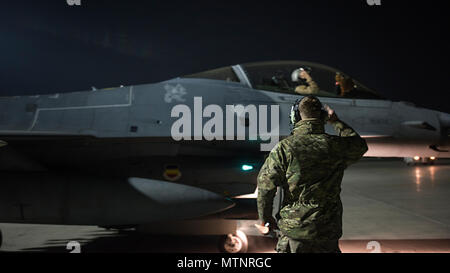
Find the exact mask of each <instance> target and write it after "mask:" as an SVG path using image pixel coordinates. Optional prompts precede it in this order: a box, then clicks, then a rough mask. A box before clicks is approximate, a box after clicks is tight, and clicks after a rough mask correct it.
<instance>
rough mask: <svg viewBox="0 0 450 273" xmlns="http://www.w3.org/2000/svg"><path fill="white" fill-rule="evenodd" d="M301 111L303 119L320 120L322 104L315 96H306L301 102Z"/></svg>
mask: <svg viewBox="0 0 450 273" xmlns="http://www.w3.org/2000/svg"><path fill="white" fill-rule="evenodd" d="M299 110H300V115H301V117H302V118H320V114H321V110H322V103H321V102H320V100H319V99H318V98H317V97H315V96H306V97H304V98H303V99H302V100H301V101H300V105H299Z"/></svg>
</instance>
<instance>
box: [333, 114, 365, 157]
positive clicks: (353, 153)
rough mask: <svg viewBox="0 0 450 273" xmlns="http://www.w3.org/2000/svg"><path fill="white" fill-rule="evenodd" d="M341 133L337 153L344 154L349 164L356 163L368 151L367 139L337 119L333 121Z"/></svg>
mask: <svg viewBox="0 0 450 273" xmlns="http://www.w3.org/2000/svg"><path fill="white" fill-rule="evenodd" d="M331 125H332V126H333V128H334V130H336V132H337V133H338V135H339V138H338V142H339V145H338V146H337V149H338V151H336V152H337V153H339V154H341V155H343V157H344V159H345V162H346V164H347V166H348V165H350V164H353V163H355V162H356V161H358V160H359V159H361V157H363V155H364V154H365V153H366V152H367V150H368V147H367V143H366V141H365V140H364V139H363V138H362V137H361V136H360V135H359V134H358V133H357V132H356V131H355V130H353V128H351V127H350V126H348V125H347V124H346V123H345V122H343V121H341V120H339V119H337V120H335V121H333V122H332V123H331Z"/></svg>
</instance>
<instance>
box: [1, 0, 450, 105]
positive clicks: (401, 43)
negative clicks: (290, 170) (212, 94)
mask: <svg viewBox="0 0 450 273" xmlns="http://www.w3.org/2000/svg"><path fill="white" fill-rule="evenodd" d="M394 2H395V3H394ZM437 2H438V1H420V2H412V1H398V0H396V1H393V0H391V1H388V0H381V6H369V5H368V4H367V1H366V0H345V1H344V0H339V1H337V0H336V1H322V0H309V1H301V0H297V1H272V2H269V1H232V0H228V1H212V0H211V1H197V0H185V1H126V0H116V1H114V0H110V1H93V0H81V6H69V5H67V3H66V0H53V1H12V0H9V1H2V6H1V7H0V96H9V95H24V94H39V93H41V94H43V93H55V92H70V91H80V90H88V89H90V88H91V86H95V87H97V88H104V87H112V86H119V85H132V84H143V83H151V82H157V81H161V80H167V79H170V78H174V77H178V76H182V75H186V74H190V73H195V72H199V71H203V70H208V69H212V68H217V67H221V66H227V65H233V64H237V63H245V62H254V61H266V60H304V61H312V62H318V63H322V64H326V65H329V66H332V67H336V68H338V69H341V70H343V71H344V72H346V73H347V74H349V75H351V76H353V77H355V78H356V79H358V80H359V81H361V82H362V83H364V84H365V85H367V86H368V87H371V88H373V89H375V90H376V91H378V92H379V93H380V94H382V95H383V96H385V97H387V98H389V99H392V100H395V101H400V100H403V101H411V102H414V103H416V104H417V105H419V106H423V107H427V108H432V109H436V110H440V111H445V112H450V106H449V101H450V100H449V99H448V96H447V92H448V84H447V81H448V80H449V69H448V66H447V63H448V60H449V54H448V50H449V42H448V39H447V37H448V33H449V27H448V26H449V25H450V24H449V19H448V16H447V13H448V12H447V9H446V6H445V5H444V4H445V1H439V2H438V3H437Z"/></svg>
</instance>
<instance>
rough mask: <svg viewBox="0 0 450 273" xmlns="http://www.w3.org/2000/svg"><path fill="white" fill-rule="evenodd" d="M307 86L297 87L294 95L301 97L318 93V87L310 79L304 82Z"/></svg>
mask: <svg viewBox="0 0 450 273" xmlns="http://www.w3.org/2000/svg"><path fill="white" fill-rule="evenodd" d="M306 82H307V83H308V85H299V86H297V87H296V88H295V93H298V94H301V95H314V94H317V93H319V86H318V85H317V83H316V82H315V81H313V80H312V79H311V78H308V79H307V80H306Z"/></svg>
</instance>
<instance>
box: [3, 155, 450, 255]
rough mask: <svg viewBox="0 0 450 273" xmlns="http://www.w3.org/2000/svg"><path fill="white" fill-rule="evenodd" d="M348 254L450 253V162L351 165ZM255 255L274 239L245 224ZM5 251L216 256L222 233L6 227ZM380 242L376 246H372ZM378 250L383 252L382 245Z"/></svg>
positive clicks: (346, 186) (346, 187) (269, 248)
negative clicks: (76, 249)
mask: <svg viewBox="0 0 450 273" xmlns="http://www.w3.org/2000/svg"><path fill="white" fill-rule="evenodd" d="M341 196H342V201H343V204H344V219H343V220H344V221H343V222H344V235H343V237H342V238H341V241H340V247H341V250H342V252H344V253H345V252H359V253H367V252H372V251H379V252H390V253H392V252H408V253H411V252H446V253H450V213H449V209H450V164H449V161H444V160H441V161H438V162H436V164H435V165H431V166H428V165H427V166H425V165H418V166H406V164H404V163H403V162H402V161H401V160H398V159H392V160H385V159H384V160H376V159H365V160H363V161H361V162H359V163H357V164H355V165H353V166H351V167H350V168H349V169H348V170H347V171H346V173H345V176H344V181H343V185H342V194H341ZM239 226H241V227H242V228H241V229H242V230H244V231H245V232H246V234H247V235H248V241H249V249H248V252H251V253H261V252H274V247H275V243H276V241H275V239H272V238H267V237H262V236H258V235H257V233H256V232H255V230H254V228H253V227H252V226H253V222H252V221H241V222H240V223H239ZM0 229H1V230H2V232H3V245H2V247H1V249H0V252H1V251H6V252H16V251H36V252H70V250H68V249H67V244H68V243H69V242H70V241H76V242H78V243H79V244H80V248H81V252H153V253H157V252H163V253H170V252H175V253H205V252H218V239H219V237H218V236H168V235H150V234H142V233H139V232H136V231H133V230H126V231H120V232H119V231H115V230H105V229H102V228H98V227H94V226H51V225H21V224H0ZM372 241H375V242H372ZM377 246H379V248H377Z"/></svg>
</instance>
